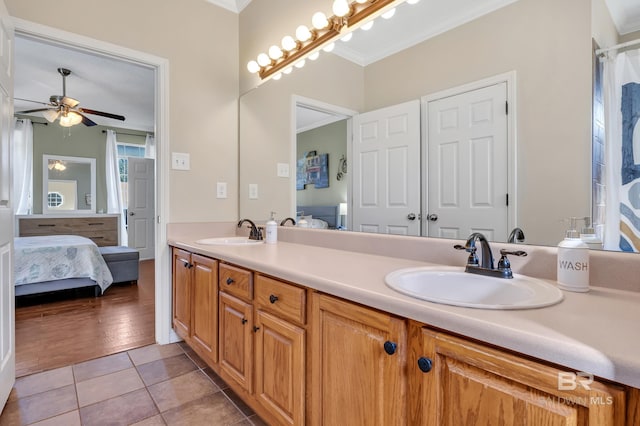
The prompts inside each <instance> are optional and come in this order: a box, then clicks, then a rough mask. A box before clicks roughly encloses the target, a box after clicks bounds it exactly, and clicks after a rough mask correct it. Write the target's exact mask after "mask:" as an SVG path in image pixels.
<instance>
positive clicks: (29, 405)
mask: <svg viewBox="0 0 640 426" xmlns="http://www.w3.org/2000/svg"><path fill="white" fill-rule="evenodd" d="M77 408H78V400H77V399H76V390H75V387H74V386H73V385H69V386H65V387H62V388H58V389H52V390H49V391H45V392H41V393H38V394H35V395H30V396H27V397H24V398H20V399H17V400H14V401H11V402H8V403H7V405H6V406H5V408H4V410H3V411H2V416H0V426H17V425H28V424H31V423H35V422H38V421H41V420H45V419H48V418H50V417H55V416H57V415H60V414H63V413H66V412H69V411H73V410H76V409H77Z"/></svg>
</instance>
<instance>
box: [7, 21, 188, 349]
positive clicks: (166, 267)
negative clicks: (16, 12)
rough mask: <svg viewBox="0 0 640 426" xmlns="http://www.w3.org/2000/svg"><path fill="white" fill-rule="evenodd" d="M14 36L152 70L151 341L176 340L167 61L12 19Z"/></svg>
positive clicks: (163, 342)
mask: <svg viewBox="0 0 640 426" xmlns="http://www.w3.org/2000/svg"><path fill="white" fill-rule="evenodd" d="M12 21H13V23H14V25H15V33H16V34H19V35H25V36H30V37H35V38H38V39H40V40H44V41H48V42H52V43H55V44H62V45H65V46H70V47H74V48H77V49H79V50H82V51H86V52H91V53H96V54H99V55H103V56H109V57H111V58H114V59H119V60H122V61H126V62H134V63H137V64H139V65H142V66H146V67H149V68H152V69H154V71H155V93H156V96H155V122H156V123H155V132H154V133H155V140H156V147H157V148H156V159H155V160H156V175H155V180H156V192H155V214H156V220H155V241H156V247H155V307H156V308H155V339H156V342H158V343H161V344H165V343H170V342H175V341H178V340H180V339H179V338H178V337H177V335H175V333H174V332H173V330H172V328H171V280H170V277H171V253H170V251H169V246H168V245H167V231H166V229H167V221H168V219H169V173H168V171H169V167H170V161H169V87H170V86H169V60H168V59H165V58H161V57H159V56H155V55H152V54H149V53H146V52H141V51H138V50H134V49H130V48H127V47H123V46H119V45H116V44H112V43H109V42H106V41H102V40H98V39H94V38H90V37H86V36H83V35H79V34H75V33H71V32H68V31H64V30H60V29H57V28H53V27H49V26H46V25H42V24H38V23H35V22H31V21H27V20H24V19H20V18H15V17H12Z"/></svg>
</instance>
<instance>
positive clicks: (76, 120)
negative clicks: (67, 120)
mask: <svg viewBox="0 0 640 426" xmlns="http://www.w3.org/2000/svg"><path fill="white" fill-rule="evenodd" d="M67 115H69V116H71V125H72V126H75V125H76V124H80V123H82V116H81V115H80V114H78V113H77V112H73V111H71V112H70V113H69V114H67Z"/></svg>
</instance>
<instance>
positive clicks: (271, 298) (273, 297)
mask: <svg viewBox="0 0 640 426" xmlns="http://www.w3.org/2000/svg"><path fill="white" fill-rule="evenodd" d="M277 301H278V296H276V295H275V294H272V295H271V296H269V302H271V303H272V304H273V303H276V302H277Z"/></svg>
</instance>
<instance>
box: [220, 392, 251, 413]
mask: <svg viewBox="0 0 640 426" xmlns="http://www.w3.org/2000/svg"><path fill="white" fill-rule="evenodd" d="M223 392H224V393H225V395H227V398H229V399H230V400H231V402H233V403H234V404H235V406H236V407H238V410H240V411H241V412H242V414H244V415H245V416H247V417H249V416H253V415H254V414H255V413H254V412H253V409H252V408H251V407H249V406H248V405H247V404H245V402H244V401H243V400H242V398H240V397H239V396H238V394H237V393H235V392H234V391H232V390H231V388H227V389H225V390H224V391H223Z"/></svg>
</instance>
